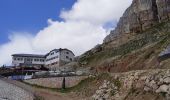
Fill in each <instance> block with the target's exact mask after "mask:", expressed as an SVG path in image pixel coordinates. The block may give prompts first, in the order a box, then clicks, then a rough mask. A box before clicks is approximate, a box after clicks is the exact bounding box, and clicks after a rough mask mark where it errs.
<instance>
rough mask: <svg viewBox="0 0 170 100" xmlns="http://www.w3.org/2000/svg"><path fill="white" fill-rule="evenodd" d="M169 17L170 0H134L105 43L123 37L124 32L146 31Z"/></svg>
mask: <svg viewBox="0 0 170 100" xmlns="http://www.w3.org/2000/svg"><path fill="white" fill-rule="evenodd" d="M169 18H170V0H133V2H132V5H131V6H130V7H129V8H128V9H127V10H126V11H125V13H124V14H123V16H122V17H121V18H120V21H119V22H118V24H117V27H116V28H115V30H113V31H111V33H110V35H108V36H107V37H106V38H105V39H104V43H108V42H112V41H115V39H119V40H120V39H123V36H124V34H133V33H139V32H142V31H145V30H146V29H148V28H151V27H152V26H154V25H156V24H158V23H161V22H165V21H168V20H169Z"/></svg>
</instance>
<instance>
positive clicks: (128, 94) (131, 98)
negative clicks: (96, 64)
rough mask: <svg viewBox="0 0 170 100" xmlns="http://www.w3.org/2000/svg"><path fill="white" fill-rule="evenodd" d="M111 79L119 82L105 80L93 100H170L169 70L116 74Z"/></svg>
mask: <svg viewBox="0 0 170 100" xmlns="http://www.w3.org/2000/svg"><path fill="white" fill-rule="evenodd" d="M111 79H113V80H115V79H116V80H117V81H113V80H112V81H108V80H104V82H103V83H102V84H101V86H99V88H98V89H97V90H96V92H95V93H94V94H93V95H92V97H91V98H92V100H170V70H169V69H168V70H165V69H162V70H161V69H159V70H136V71H130V72H126V73H114V74H111ZM115 83H119V85H118V84H115ZM142 96H143V97H142Z"/></svg>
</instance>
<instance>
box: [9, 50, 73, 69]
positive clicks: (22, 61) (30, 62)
mask: <svg viewBox="0 0 170 100" xmlns="http://www.w3.org/2000/svg"><path fill="white" fill-rule="evenodd" d="M74 56H75V55H74V53H73V52H72V51H71V50H68V49H54V50H52V51H50V52H49V53H47V54H46V55H36V54H13V55H12V65H13V66H20V67H27V66H29V67H34V66H36V67H41V66H45V67H47V68H49V69H50V70H56V69H57V68H59V67H60V66H62V65H64V64H67V63H69V62H71V61H73V60H74Z"/></svg>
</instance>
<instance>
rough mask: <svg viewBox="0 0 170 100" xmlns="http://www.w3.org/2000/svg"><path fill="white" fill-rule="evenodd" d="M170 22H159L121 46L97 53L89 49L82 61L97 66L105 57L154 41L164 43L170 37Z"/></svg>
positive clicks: (125, 52)
mask: <svg viewBox="0 0 170 100" xmlns="http://www.w3.org/2000/svg"><path fill="white" fill-rule="evenodd" d="M169 24H170V23H169V22H167V23H161V24H158V25H156V26H154V27H152V28H150V29H148V30H146V31H144V32H142V33H141V34H138V35H137V36H136V38H135V39H134V40H131V41H129V42H127V43H125V44H123V45H121V46H119V47H116V48H111V49H107V50H103V51H100V52H97V53H92V52H91V51H88V52H87V53H85V56H83V57H82V58H80V59H79V62H80V63H84V62H87V65H89V66H95V65H98V64H100V62H101V61H104V60H105V59H108V58H111V57H116V56H125V55H126V54H128V53H131V52H132V51H134V50H138V49H141V48H143V47H144V46H147V45H149V44H152V43H156V42H159V41H160V44H164V43H165V42H167V41H168V38H169V35H170V33H169V31H170V30H169V27H170V25H169ZM153 53H154V52H151V53H150V54H148V55H146V57H145V58H146V59H147V58H149V57H150V56H151V55H152V54H153Z"/></svg>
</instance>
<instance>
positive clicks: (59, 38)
mask: <svg viewBox="0 0 170 100" xmlns="http://www.w3.org/2000/svg"><path fill="white" fill-rule="evenodd" d="M131 2H132V0H121V1H120V0H0V66H1V65H3V64H6V65H10V64H11V55H12V54H16V53H28V54H46V53H47V52H49V51H50V50H52V49H55V48H68V49H70V50H72V51H73V52H74V53H75V55H77V56H78V55H81V54H82V53H84V52H85V51H87V50H89V49H91V48H93V47H94V46H95V45H97V44H101V43H102V42H103V39H104V38H105V37H106V35H108V34H109V32H110V30H112V29H114V28H115V26H116V24H117V22H118V20H119V18H120V17H121V16H122V14H123V12H124V11H125V9H126V8H127V7H128V6H129V5H130V4H131Z"/></svg>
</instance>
